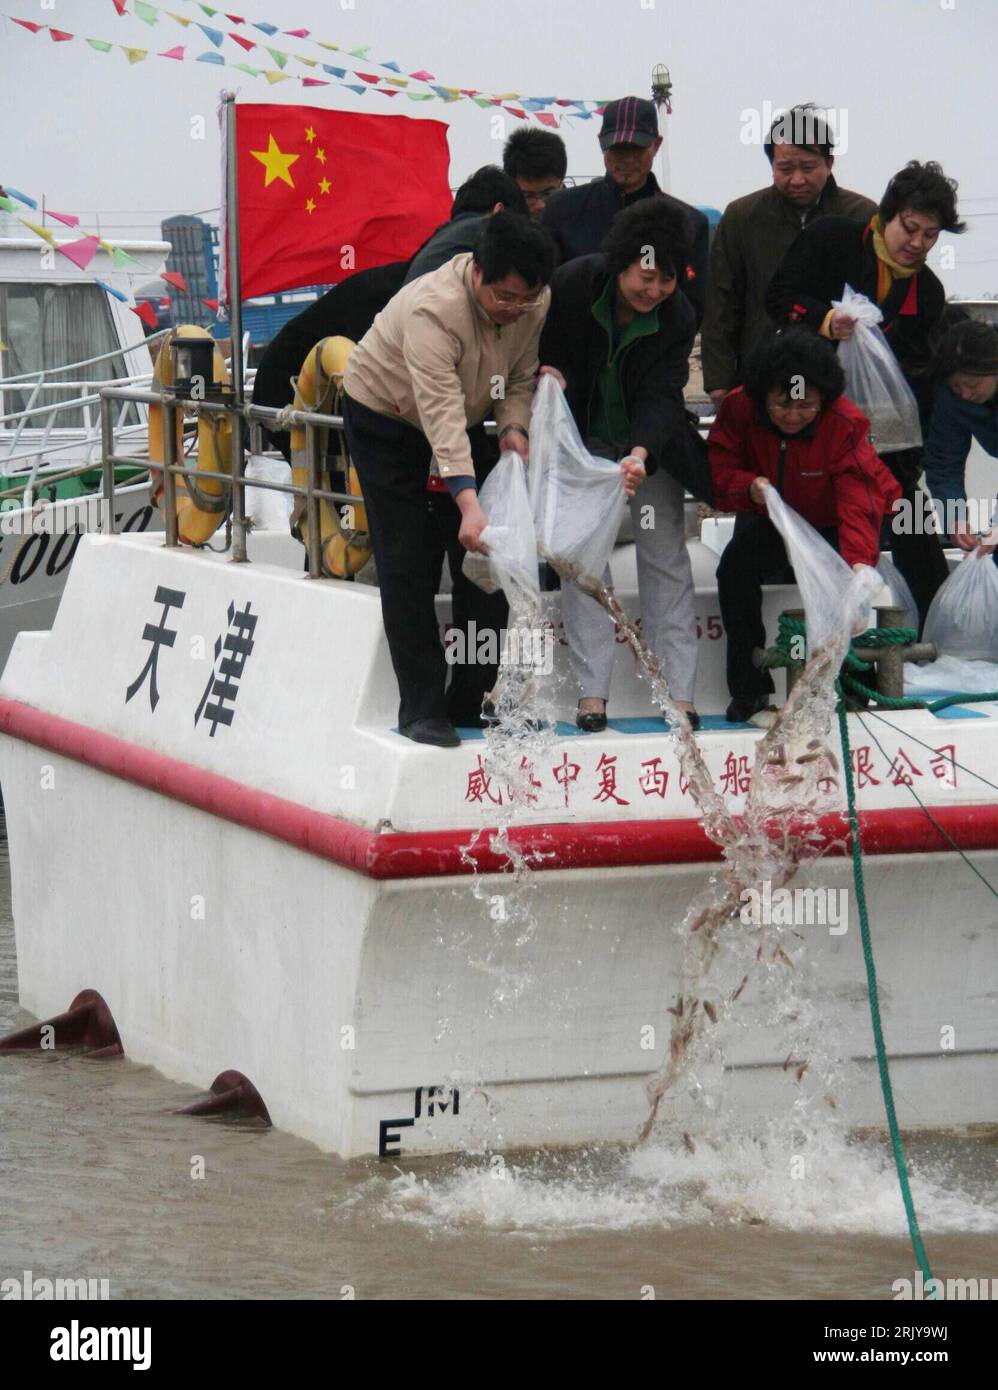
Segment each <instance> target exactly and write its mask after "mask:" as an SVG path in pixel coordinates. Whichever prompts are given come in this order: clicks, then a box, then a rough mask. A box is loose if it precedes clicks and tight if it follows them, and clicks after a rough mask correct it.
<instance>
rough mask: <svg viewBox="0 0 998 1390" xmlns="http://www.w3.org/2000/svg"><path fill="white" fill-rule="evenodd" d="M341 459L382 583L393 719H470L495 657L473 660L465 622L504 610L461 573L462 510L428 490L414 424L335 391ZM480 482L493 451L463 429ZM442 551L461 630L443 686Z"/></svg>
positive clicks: (494, 621)
mask: <svg viewBox="0 0 998 1390" xmlns="http://www.w3.org/2000/svg"><path fill="white" fill-rule="evenodd" d="M343 422H344V426H345V428H346V436H347V445H348V447H349V450H350V458H351V460H352V461H353V463H354V466H355V467H356V469H357V474H358V477H359V478H360V486H361V491H362V492H363V494H364V502H365V504H366V506H367V515H368V526H369V528H370V533H371V540H372V542H373V544H374V558H375V561H376V563H377V567H378V583H379V584H380V586H381V611H382V615H383V617H384V623H385V634H386V636H387V638H388V648H389V651H390V652H391V658H392V665H393V667H394V668H395V676H396V678H397V680H398V685H399V696H400V702H399V724H400V726H404V725H406V724H410V723H412V721H413V720H414V719H450V720H451V722H452V723H462V722H464V723H468V722H475V721H477V719H478V716H479V714H480V712H481V705H482V696H483V695H484V694H486V693H487V692H488V691H489V690H491V688H492V686H493V685H494V684H495V680H496V674H497V668H496V666H495V665H484V664H482V665H479V664H478V663H477V662H476V661H475V657H476V650H475V648H476V644H475V642H474V641H472V640H469V639H468V636H467V630H468V625H469V624H470V623H471V622H474V623H475V626H476V629H477V630H478V632H483V631H488V630H492V631H495V632H496V633H497V634H498V633H499V632H500V631H501V630H502V629H503V628H504V627H505V626H506V621H507V616H508V612H509V608H508V605H507V603H506V597H505V595H504V594H502V593H501V592H500V593H497V594H486V593H484V592H483V591H482V590H481V589H479V588H478V586H477V585H475V584H472V583H470V582H469V581H468V580H467V579H465V577H464V575H463V574H462V573H461V560H462V558H463V555H464V548H463V547H462V545H461V543H460V541H459V540H458V538H457V536H458V531H459V529H460V524H461V514H460V511H459V510H458V507H457V504H456V503H455V502H454V500H453V499H452V498H451V496H450V494H449V493H447V494H444V493H437V494H434V493H428V492H427V490H426V480H427V476H428V474H429V467H430V459H431V456H432V454H431V450H430V446H429V443H428V442H427V439H426V436H425V435H424V434H423V433H422V431H420V430H417V429H414V428H413V426H412V425H407V424H406V423H405V422H404V421H401V420H394V419H391V418H390V417H389V416H387V415H380V414H378V413H377V412H376V411H373V410H368V408H367V407H366V406H363V405H361V404H360V403H359V402H358V401H354V400H351V399H350V397H349V396H346V395H345V396H344V398H343ZM469 436H470V438H471V441H472V456H473V457H474V460H475V475H476V478H477V480H478V484H479V486H481V484H482V483H483V482H484V481H485V478H486V477H487V475H488V473H489V472H490V471H491V468H492V464H493V462H494V459H495V450H494V449H493V448H492V447H491V442H490V441H487V440H486V436H485V434H484V431H480V430H470V431H469ZM444 554H446V555H447V557H448V560H449V563H450V569H451V575H452V578H453V581H454V584H453V587H454V594H453V606H454V624H455V626H458V627H461V628H462V629H463V630H464V631H465V634H466V636H465V652H464V655H465V657H466V660H465V661H464V662H462V663H455V665H454V666H453V668H452V669H453V676H452V680H451V686H450V689H449V690H445V686H446V680H447V665H448V663H447V662H446V661H445V659H444V651H443V646H442V645H441V641H440V632H439V628H438V625H437V615H436V608H435V605H434V601H433V600H434V595H435V594H436V592H437V588H438V586H439V583H440V574H441V570H442V567H443V556H444Z"/></svg>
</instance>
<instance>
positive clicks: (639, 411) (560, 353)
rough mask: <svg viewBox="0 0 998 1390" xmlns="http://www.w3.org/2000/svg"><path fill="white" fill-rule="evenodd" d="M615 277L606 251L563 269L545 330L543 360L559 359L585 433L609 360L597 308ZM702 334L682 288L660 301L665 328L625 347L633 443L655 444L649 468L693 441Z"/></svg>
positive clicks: (552, 363) (623, 372) (546, 363)
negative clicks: (692, 380) (697, 340)
mask: <svg viewBox="0 0 998 1390" xmlns="http://www.w3.org/2000/svg"><path fill="white" fill-rule="evenodd" d="M607 278H608V277H607V272H606V263H605V260H604V257H603V256H583V257H580V258H579V259H578V260H574V261H569V263H568V264H567V265H563V266H561V267H560V268H559V269H558V270H556V271H555V273H554V278H553V280H552V281H551V308H550V311H549V312H548V316H547V320H546V322H545V324H544V330H543V332H542V333H541V350H540V358H541V366H542V367H557V368H558V370H559V371H560V372H561V374H562V375H563V376H564V378H565V381H566V383H567V391H566V396H567V399H568V405H569V408H570V410H571V412H572V415H573V416H574V418H575V423H576V424H577V425H578V427H579V433H580V434H581V435H582V437H583V439H585V438H586V437H587V436H588V435H589V433H590V429H589V417H590V411H591V409H592V404H593V394H594V391H595V387H596V376H597V373H598V372H599V369H600V368H601V367H603V366H605V364H606V361H607V347H608V345H607V338H606V332H605V330H604V329H603V328H602V326H601V325H600V324H599V323H598V322H597V321H596V319H595V318H594V317H593V313H592V309H593V305H594V304H595V303H596V301H597V300H598V299H599V297H600V295H601V294H602V293H603V291H604V290H605V289H606V282H607ZM695 334H696V318H695V315H694V312H693V309H692V307H691V306H690V305H689V304H688V303H687V301H686V300H685V299H684V297H683V296H682V295H681V294H674V295H672V296H671V298H669V299H667V300H666V301H665V302H664V303H663V304H660V305H659V309H658V332H657V333H654V334H649V335H648V336H647V337H644V338H636V339H635V340H634V341H633V342H632V343H631V344H629V346H627V347H626V348H624V350H623V354H622V358H621V369H620V376H621V383H622V386H623V390H624V403H625V405H626V407H627V416H628V419H629V420H630V425H631V441H630V442H631V447H632V448H633V447H634V446H635V445H643V447H644V448H646V449H647V450H648V464H647V469H648V472H649V473H654V471H655V469H656V468H657V467H658V464H659V463H660V462H661V460H662V457H663V453H664V452H665V450H667V449H668V448H669V447H670V445H671V446H672V447H678V443H677V441H680V440H682V441H685V436H686V415H685V412H684V409H683V387H684V386H685V385H686V382H687V379H688V377H689V358H690V351H691V350H692V347H693V338H694V336H695ZM682 447H685V444H683V446H682Z"/></svg>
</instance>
